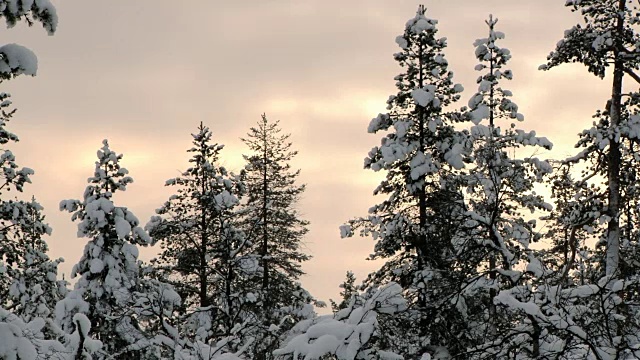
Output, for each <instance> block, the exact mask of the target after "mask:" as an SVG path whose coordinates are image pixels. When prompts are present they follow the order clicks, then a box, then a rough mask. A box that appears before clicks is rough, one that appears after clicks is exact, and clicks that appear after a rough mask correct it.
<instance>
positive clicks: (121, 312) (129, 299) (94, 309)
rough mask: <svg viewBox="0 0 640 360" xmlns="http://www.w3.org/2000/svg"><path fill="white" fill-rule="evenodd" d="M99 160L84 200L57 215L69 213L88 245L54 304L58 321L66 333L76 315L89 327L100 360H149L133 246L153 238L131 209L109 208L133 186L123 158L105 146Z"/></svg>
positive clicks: (63, 207) (68, 203) (66, 204)
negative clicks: (98, 344)
mask: <svg viewBox="0 0 640 360" xmlns="http://www.w3.org/2000/svg"><path fill="white" fill-rule="evenodd" d="M97 156H98V161H96V166H95V171H94V174H93V176H92V177H90V178H89V179H88V183H89V185H88V186H87V188H86V190H85V192H84V196H83V199H82V200H64V201H62V202H61V203H60V210H63V211H68V212H70V213H72V220H73V221H77V222H78V237H81V238H88V239H89V241H88V242H87V244H86V245H85V247H84V252H83V254H82V257H81V258H80V261H79V262H78V263H77V264H76V265H75V266H74V267H73V270H72V274H71V276H72V278H74V277H78V280H77V281H76V283H75V286H74V289H73V290H72V291H71V292H70V293H69V294H67V296H66V297H65V299H63V300H62V301H60V302H58V305H57V307H56V318H57V321H58V323H60V324H61V326H62V328H63V329H67V330H68V329H71V328H72V327H73V319H74V317H75V315H76V314H77V313H82V314H85V315H86V316H87V317H88V319H89V320H90V321H91V331H90V332H89V334H90V335H91V336H92V337H93V338H95V339H96V340H99V341H101V342H102V345H103V347H102V349H101V352H100V356H99V358H107V357H109V356H116V357H117V358H118V359H129V358H131V359H141V358H148V357H145V356H143V355H144V354H145V353H146V351H152V352H153V349H147V348H146V347H145V345H147V344H148V336H147V334H145V333H144V329H143V327H142V326H141V324H140V323H139V322H140V321H141V320H142V319H141V318H140V314H138V313H136V309H137V307H136V306H135V305H136V304H139V297H140V296H139V294H137V293H139V292H140V291H141V290H142V289H141V286H140V273H139V272H140V271H139V264H138V248H137V246H138V245H143V246H146V245H148V244H150V243H151V238H150V237H149V236H148V235H147V233H146V232H145V231H144V230H143V229H142V228H141V227H140V226H139V221H138V219H137V218H136V217H135V216H134V215H133V213H132V212H131V211H130V210H129V209H127V208H126V207H122V206H116V205H115V204H114V202H113V195H114V193H115V192H118V191H125V190H126V188H127V185H128V184H130V183H131V182H133V179H132V178H131V177H130V176H128V171H127V169H125V168H124V167H122V166H121V164H120V161H121V160H122V155H121V154H117V153H115V152H114V151H112V150H111V149H110V147H109V144H108V142H107V140H104V141H103V147H102V148H101V149H100V150H98V152H97Z"/></svg>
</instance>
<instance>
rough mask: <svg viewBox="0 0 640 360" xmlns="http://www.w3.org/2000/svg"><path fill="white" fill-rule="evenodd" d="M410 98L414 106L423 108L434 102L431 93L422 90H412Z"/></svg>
mask: <svg viewBox="0 0 640 360" xmlns="http://www.w3.org/2000/svg"><path fill="white" fill-rule="evenodd" d="M411 96H412V97H413V99H414V100H415V102H416V104H418V105H420V106H425V107H426V106H428V105H429V103H431V102H432V101H433V100H434V96H433V93H431V92H427V91H425V90H424V89H414V90H413V91H411Z"/></svg>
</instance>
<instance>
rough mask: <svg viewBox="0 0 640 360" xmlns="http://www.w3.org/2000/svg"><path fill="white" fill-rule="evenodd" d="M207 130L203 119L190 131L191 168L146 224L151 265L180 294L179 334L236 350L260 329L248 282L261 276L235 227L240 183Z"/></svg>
mask: <svg viewBox="0 0 640 360" xmlns="http://www.w3.org/2000/svg"><path fill="white" fill-rule="evenodd" d="M211 136H212V135H211V131H210V130H209V128H207V127H206V126H204V125H203V124H200V126H199V127H198V132H197V133H196V134H193V147H192V148H191V149H189V150H188V152H190V153H193V156H192V158H191V159H190V160H189V162H190V163H191V167H190V168H188V169H187V170H186V171H185V172H183V173H182V176H180V177H177V178H175V179H170V180H168V181H167V183H166V185H167V186H174V187H176V188H177V190H176V194H175V195H172V196H171V198H170V199H169V200H168V201H167V202H165V204H164V205H163V206H162V207H161V208H159V209H158V210H157V213H158V214H159V215H160V216H155V217H153V218H152V220H151V221H150V222H149V224H148V225H147V229H149V231H150V233H151V235H152V237H153V238H154V240H156V241H159V242H160V245H161V248H162V250H161V253H160V256H159V257H158V258H157V259H155V260H154V261H153V266H154V267H155V269H156V270H157V273H158V275H159V276H160V277H161V279H163V280H164V281H166V282H168V283H171V284H173V285H174V286H175V288H176V290H177V291H178V293H179V294H180V296H181V297H182V299H183V301H184V303H183V313H184V314H185V318H184V320H183V322H184V324H183V326H182V327H180V331H182V332H183V334H184V335H185V336H187V337H188V338H189V339H191V341H192V342H200V343H203V344H215V343H218V342H220V341H222V342H223V343H222V344H223V345H224V346H220V349H222V348H224V349H225V350H229V351H230V352H234V353H235V352H237V351H239V349H240V348H242V347H243V346H242V345H241V344H246V343H247V342H251V341H252V340H251V339H250V338H245V336H247V334H249V333H251V329H252V328H253V327H256V326H258V324H259V320H258V318H257V315H256V314H255V312H254V311H252V310H251V309H252V308H253V307H254V304H255V303H256V302H257V301H258V296H259V292H258V291H256V292H255V293H254V291H252V290H251V289H252V288H251V287H249V286H247V284H250V283H255V282H256V280H255V278H256V277H257V276H258V275H259V269H258V258H257V256H255V255H253V254H252V253H251V252H250V249H251V246H252V243H251V242H250V241H249V239H248V238H247V237H246V236H245V235H244V233H243V231H241V229H240V227H239V226H240V225H239V216H238V214H237V213H238V209H239V206H238V205H239V204H240V196H241V195H242V194H243V193H244V184H243V182H242V179H241V178H240V177H239V176H236V175H234V174H232V173H230V172H228V171H227V169H225V168H224V167H222V166H219V165H218V161H219V159H218V157H219V154H220V151H221V150H222V148H223V145H219V144H216V143H212V140H211Z"/></svg>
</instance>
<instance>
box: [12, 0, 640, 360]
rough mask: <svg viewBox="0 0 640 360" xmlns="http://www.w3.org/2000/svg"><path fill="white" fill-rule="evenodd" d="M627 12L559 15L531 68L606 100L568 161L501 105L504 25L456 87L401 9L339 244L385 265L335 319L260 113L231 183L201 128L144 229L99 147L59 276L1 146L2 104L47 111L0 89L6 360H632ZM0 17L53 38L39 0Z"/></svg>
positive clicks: (348, 286) (23, 65)
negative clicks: (363, 177) (353, 208)
mask: <svg viewBox="0 0 640 360" xmlns="http://www.w3.org/2000/svg"><path fill="white" fill-rule="evenodd" d="M639 7H640V6H639V5H638V4H637V2H635V1H631V0H567V1H566V11H572V12H575V13H577V14H579V15H580V17H579V18H578V21H579V23H576V24H575V25H574V26H573V27H571V28H569V29H567V30H566V31H565V32H564V34H560V38H559V41H558V42H557V45H556V46H555V48H551V49H549V51H550V53H549V55H548V57H547V58H546V59H540V61H539V62H540V64H541V65H540V67H539V69H538V71H540V72H550V73H553V72H554V71H558V70H556V68H562V67H566V66H568V65H566V64H568V63H577V64H580V65H584V66H582V69H583V71H584V72H585V73H588V74H590V75H591V76H595V77H597V78H600V79H601V82H600V83H599V84H601V86H603V87H605V89H606V92H607V96H605V97H603V98H602V99H601V104H600V106H598V105H596V104H584V105H585V106H593V116H592V118H588V119H584V121H583V124H584V126H583V128H582V129H576V131H575V133H576V134H577V136H576V137H575V139H574V140H573V142H574V143H575V149H574V153H573V154H571V155H570V156H568V157H565V158H554V159H547V158H546V157H545V156H542V155H544V154H547V151H548V150H550V149H551V148H552V147H553V144H552V142H551V141H550V140H549V139H548V138H547V137H545V136H544V134H542V132H543V131H542V130H539V131H538V132H536V131H533V130H530V129H531V128H535V126H527V127H525V126H524V124H526V123H527V121H528V118H527V117H526V116H525V115H526V114H523V113H522V112H521V110H520V109H519V107H518V105H517V104H516V101H515V100H514V99H515V98H516V97H517V94H514V93H513V92H512V91H511V90H509V84H510V82H511V81H512V80H513V79H514V78H517V76H518V75H519V74H517V73H515V74H514V72H513V71H512V70H511V67H510V65H511V61H512V53H511V51H510V50H508V49H507V48H506V47H504V46H503V43H504V41H505V38H506V37H507V35H508V34H505V33H504V32H503V31H501V27H500V26H501V22H500V21H499V19H498V18H497V17H496V16H493V15H487V17H486V20H485V28H484V30H483V32H482V33H479V34H477V36H476V38H477V40H475V41H474V42H473V43H472V44H469V46H471V45H472V48H473V49H474V51H473V54H474V55H475V56H474V57H470V58H469V59H468V61H467V63H468V66H469V67H470V68H473V69H474V71H475V72H476V73H477V80H476V84H475V86H474V87H473V88H471V89H465V88H464V87H463V86H462V85H461V84H460V83H458V82H457V81H456V77H455V75H454V72H453V70H454V69H451V66H450V63H449V58H448V53H447V47H448V45H449V44H448V41H447V38H446V37H445V36H446V34H442V33H441V32H439V30H438V29H439V27H440V24H439V23H438V21H437V20H436V19H434V18H432V17H431V15H430V13H429V11H428V9H427V8H426V7H425V6H423V5H420V6H418V8H417V11H416V9H412V11H415V12H413V13H408V14H407V15H408V16H407V17H408V20H407V21H406V23H405V24H404V25H403V24H401V23H400V24H397V28H398V32H399V35H398V36H397V38H396V39H395V45H396V52H395V53H394V54H392V55H393V56H392V57H390V58H389V61H392V60H395V62H396V64H397V65H398V68H399V72H398V74H397V76H396V77H395V78H394V79H393V83H394V84H395V88H396V90H395V92H394V93H393V94H391V95H390V96H389V98H388V100H387V102H386V109H387V110H386V112H384V113H380V114H378V115H375V114H371V115H372V116H373V119H371V121H370V122H369V123H368V125H367V124H366V123H365V122H363V123H362V131H363V132H368V133H370V134H372V136H376V137H377V138H378V139H379V145H377V146H375V147H373V148H372V149H370V150H369V151H368V153H366V151H367V149H362V155H363V157H364V170H363V171H365V172H369V173H371V174H377V175H376V176H377V178H380V179H381V181H380V183H379V184H378V185H377V186H376V187H374V188H372V189H371V190H372V192H373V195H374V196H373V197H372V199H371V200H372V202H376V204H375V205H373V206H372V207H370V208H369V209H368V210H367V209H366V208H363V209H362V214H360V216H358V214H353V216H352V217H351V218H350V219H344V224H343V225H342V226H340V227H339V228H336V229H335V232H336V233H340V235H341V237H343V238H351V237H353V238H360V237H362V238H368V239H369V242H370V243H371V244H372V248H371V250H370V255H369V259H370V260H374V262H373V263H374V264H376V266H377V268H376V269H375V270H374V271H372V272H370V273H369V274H368V275H367V276H365V277H364V278H362V279H357V278H356V276H355V274H354V273H353V272H351V271H349V272H347V274H346V277H345V279H344V281H343V283H342V284H340V285H339V289H340V298H336V299H331V300H330V301H329V304H328V305H327V304H325V302H323V301H321V300H320V299H318V298H316V297H315V296H314V294H312V292H310V291H309V290H308V289H307V288H306V287H305V286H304V282H302V281H301V279H302V276H303V275H304V273H305V272H304V268H303V265H304V263H305V262H307V261H308V260H310V259H311V257H312V256H313V255H314V254H313V253H310V252H309V251H308V249H307V248H306V247H305V246H304V245H305V239H306V237H307V236H308V234H309V231H310V230H309V229H310V222H309V221H308V220H307V219H306V218H305V216H304V214H303V213H302V212H301V211H300V210H299V202H300V201H301V199H302V198H303V196H304V193H305V191H306V190H307V184H305V183H303V182H302V181H301V179H300V175H301V173H302V172H303V171H304V167H302V168H301V169H298V168H297V167H296V166H294V165H293V161H294V160H295V159H296V157H297V156H298V152H297V148H296V142H295V139H294V138H293V137H292V136H291V135H290V134H289V131H287V128H286V127H284V126H283V124H282V123H280V121H278V120H276V119H273V118H271V117H270V116H269V114H262V115H261V116H260V114H258V116H257V117H256V118H257V121H256V123H255V124H254V125H253V126H251V127H250V128H249V129H247V131H246V134H245V135H244V136H242V138H241V139H240V141H241V142H242V143H243V144H244V146H245V152H244V155H243V164H242V165H241V166H239V167H238V168H233V169H232V168H230V167H228V166H226V165H225V163H226V162H225V156H227V155H226V152H225V151H226V149H225V147H224V144H223V143H224V141H223V140H224V139H220V138H218V137H216V135H215V133H216V129H215V126H214V124H213V123H212V124H211V125H207V122H206V121H203V122H201V123H200V124H199V126H197V127H196V128H194V129H193V130H192V134H191V141H190V142H188V143H185V144H184V149H185V152H186V154H187V155H188V160H187V161H185V162H184V163H183V164H175V165H174V166H178V167H180V169H181V170H180V172H179V174H178V175H177V176H175V177H173V178H169V179H158V181H160V182H163V183H164V184H165V187H166V189H167V190H168V193H169V194H170V195H169V196H168V197H167V198H166V199H165V200H164V202H162V203H159V204H157V209H156V210H155V215H154V216H152V217H151V218H149V219H142V221H141V220H140V219H139V218H138V217H136V215H135V214H134V212H133V210H132V209H131V208H130V207H127V206H126V204H123V203H122V201H121V198H120V197H119V195H120V194H122V193H123V192H125V191H128V190H129V188H130V186H131V184H132V183H133V181H134V178H135V176H136V174H130V173H129V171H128V170H127V168H126V166H127V156H126V154H125V155H123V154H121V153H119V152H118V151H117V149H112V146H111V145H112V144H111V143H110V141H109V140H114V139H109V140H104V141H103V142H102V143H101V144H96V148H97V152H96V153H95V157H94V156H93V155H92V160H91V161H92V162H93V167H90V166H89V165H90V163H88V164H82V165H83V166H84V165H87V168H86V175H87V176H88V179H87V181H86V184H84V186H85V188H84V191H83V192H81V191H82V190H80V189H79V190H78V196H77V198H76V199H59V200H60V201H59V210H60V211H61V212H63V213H65V214H66V213H68V216H69V222H71V223H73V224H74V226H76V229H77V236H78V238H79V239H76V240H75V241H76V243H77V244H82V245H78V246H82V248H83V251H82V255H81V256H80V258H78V259H72V258H66V259H64V260H63V259H61V258H60V259H57V258H54V257H51V256H50V253H51V251H50V249H49V245H48V244H47V239H48V238H49V235H50V234H51V233H52V230H53V229H52V227H51V226H50V225H49V224H48V222H47V219H46V217H45V215H46V211H51V210H52V209H44V207H43V206H42V205H41V204H40V203H39V202H38V200H37V194H36V196H27V195H26V194H27V191H26V189H27V188H28V187H29V186H30V185H31V184H32V182H33V183H35V182H38V181H47V180H46V179H40V178H39V177H38V176H37V175H36V171H37V169H35V171H34V170H32V169H31V168H29V167H27V166H25V165H28V164H22V162H21V160H20V159H19V158H18V157H16V156H15V155H14V153H13V152H12V149H13V148H14V147H15V146H16V145H17V142H18V140H19V138H20V139H23V138H27V137H29V136H30V134H29V133H28V132H25V133H20V134H15V133H13V132H12V127H13V126H14V124H15V122H20V121H24V120H23V119H21V116H20V112H19V111H17V109H18V108H21V107H29V106H35V107H37V106H39V105H38V104H21V102H20V99H19V98H15V99H14V98H13V97H12V96H11V95H10V94H9V93H6V92H2V93H0V111H1V114H0V144H1V147H0V159H1V163H2V172H0V179H1V181H0V229H1V230H2V231H0V359H6V360H36V359H60V360H62V359H69V360H71V359H73V360H80V359H99V360H104V359H145V360H150V359H175V360H179V359H181V360H204V359H209V360H214V359H215V360H246V359H261V360H267V359H292V360H297V359H340V360H347V359H348V360H354V359H384V360H390V359H394V360H395V359H415V360H430V359H434V360H435V359H440V360H444V359H598V360H609V359H639V358H640V335H639V334H640V241H639V240H640V231H639V230H638V227H639V226H640V203H639V200H638V198H639V196H638V195H639V194H638V191H640V190H639V189H638V183H639V180H638V178H637V176H638V174H637V171H638V169H640V153H639V152H638V151H637V147H638V146H640V145H639V144H638V142H639V141H640V92H636V91H633V90H630V89H634V88H638V87H640V29H638V25H639V24H640V9H639ZM0 10H1V11H0V16H1V17H3V18H4V20H5V22H6V24H7V26H8V28H12V27H13V26H14V25H16V24H25V23H26V24H27V25H29V26H31V25H35V27H40V26H42V27H43V28H44V30H45V31H46V32H47V33H48V34H50V35H54V34H55V32H56V30H57V29H58V13H57V11H56V7H55V6H54V5H53V4H52V3H50V2H49V0H0ZM61 18H63V17H62V16H61ZM62 21H63V20H62ZM32 31H37V30H35V29H33V30H32ZM10 32H11V30H9V31H8V33H10ZM390 55H391V54H390ZM39 60H40V61H41V62H46V61H47V60H46V59H38V58H37V57H36V54H34V52H33V51H32V50H30V49H28V48H27V47H24V46H22V45H18V44H14V43H9V44H4V45H0V82H2V83H5V84H6V83H7V82H9V81H11V80H13V79H14V78H16V77H18V78H24V77H27V76H35V75H36V73H37V72H38V62H39ZM389 80H391V79H389ZM14 101H15V102H14ZM549 111H553V109H549ZM538 133H540V134H538ZM541 154H542V155H541ZM328 176H329V175H328ZM52 183H53V182H52ZM51 191H52V192H54V193H55V188H53V186H52V187H51ZM80 194H82V195H81V196H80ZM343 241H355V240H353V239H351V240H349V239H345V240H343ZM145 249H146V250H145ZM143 250H145V251H148V252H150V253H153V254H154V256H152V257H151V258H150V259H148V260H147V259H144V260H143V257H142V256H140V252H141V251H143ZM336 251H338V249H336ZM63 261H66V262H71V263H72V264H74V265H73V267H72V271H71V279H69V278H66V277H64V276H62V273H61V271H60V266H61V263H62V262H63ZM337 286H338V284H336V287H337Z"/></svg>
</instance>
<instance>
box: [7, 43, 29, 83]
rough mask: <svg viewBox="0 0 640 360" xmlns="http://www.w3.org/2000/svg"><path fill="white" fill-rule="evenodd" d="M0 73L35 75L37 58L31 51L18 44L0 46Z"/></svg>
mask: <svg viewBox="0 0 640 360" xmlns="http://www.w3.org/2000/svg"><path fill="white" fill-rule="evenodd" d="M0 55H2V57H1V59H0V60H1V61H0V73H4V74H13V75H20V74H25V75H31V76H35V75H36V72H37V71H38V58H37V57H36V55H35V54H34V53H33V51H31V50H29V49H27V48H26V47H24V46H21V45H18V44H6V45H3V46H0Z"/></svg>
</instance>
